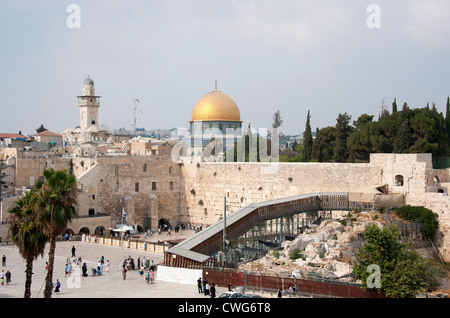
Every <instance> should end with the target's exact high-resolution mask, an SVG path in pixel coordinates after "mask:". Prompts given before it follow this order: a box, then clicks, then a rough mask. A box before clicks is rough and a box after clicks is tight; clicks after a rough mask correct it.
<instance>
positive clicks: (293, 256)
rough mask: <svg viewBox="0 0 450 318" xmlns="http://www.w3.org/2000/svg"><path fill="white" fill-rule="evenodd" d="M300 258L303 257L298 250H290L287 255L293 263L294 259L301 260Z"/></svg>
mask: <svg viewBox="0 0 450 318" xmlns="http://www.w3.org/2000/svg"><path fill="white" fill-rule="evenodd" d="M301 257H303V255H302V253H301V251H300V249H298V248H296V249H294V250H292V251H291V253H290V255H289V258H290V259H291V260H293V261H295V260H296V259H298V258H301Z"/></svg>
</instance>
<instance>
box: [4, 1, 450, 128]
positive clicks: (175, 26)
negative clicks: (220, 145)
mask: <svg viewBox="0 0 450 318" xmlns="http://www.w3.org/2000/svg"><path fill="white" fill-rule="evenodd" d="M72 4H75V5H76V6H77V8H78V9H77V10H75V11H74V10H73V9H72V7H71V6H70V5H72ZM371 5H375V6H371ZM449 14H450V1H448V0H395V1H384V0H383V1H381V0H370V1H363V0H339V1H335V0H298V1H297V0H143V1H138V0H128V1H118V0H108V1H106V0H96V1H87V0H86V1H82V0H69V1H64V0H58V1H54V0H35V1H32V0H1V1H0V35H1V39H2V44H1V50H0V63H1V65H0V66H1V76H0V92H1V94H2V99H1V102H0V104H1V113H0V114H1V115H0V116H1V121H0V132H1V133H17V132H19V131H21V132H22V133H24V134H34V133H35V132H36V131H35V130H36V128H38V127H39V126H40V125H41V124H43V125H44V126H45V127H46V128H47V129H49V130H50V131H53V132H57V133H58V132H62V131H64V130H65V129H67V128H75V127H76V126H78V125H79V109H78V107H77V96H78V95H81V89H82V83H83V81H84V80H85V78H86V77H87V76H88V75H89V76H90V77H91V78H92V79H93V80H94V81H95V89H96V94H97V95H100V96H102V98H101V105H100V108H99V125H100V126H101V127H105V128H107V129H110V130H111V129H119V128H125V129H131V127H132V124H133V108H134V104H133V99H134V98H137V99H139V100H140V104H139V107H138V108H139V110H140V111H138V112H137V113H136V114H137V118H136V119H137V127H142V128H146V129H171V128H176V127H178V128H189V120H190V119H191V113H192V109H193V108H194V105H195V104H196V102H197V101H198V100H199V99H200V98H201V97H202V96H204V95H205V94H207V93H209V92H210V91H212V90H214V83H215V81H216V80H217V81H218V89H219V90H220V91H222V92H224V93H225V94H227V95H228V96H230V97H231V98H232V99H233V100H234V101H235V102H236V104H237V105H238V107H239V109H240V112H241V120H243V122H244V123H243V125H244V126H245V127H246V126H247V125H248V124H249V123H250V124H251V126H252V127H254V128H256V129H258V128H269V127H271V125H272V121H273V118H272V117H273V114H274V113H275V112H276V111H277V110H279V111H280V114H281V117H282V119H283V124H282V126H281V127H280V130H281V131H282V132H283V133H284V134H287V135H297V134H301V133H303V131H304V128H305V123H306V116H307V112H308V110H309V111H310V112H311V126H312V128H313V130H315V129H316V128H317V127H319V128H323V127H326V126H334V125H335V124H336V118H337V117H338V115H339V114H340V113H347V114H349V115H351V116H352V120H356V119H357V118H358V117H359V116H360V115H362V114H370V115H374V116H375V118H377V117H378V114H379V113H380V111H381V107H382V105H383V103H384V104H385V105H386V107H387V109H388V110H390V109H391V104H392V102H393V100H394V98H397V103H398V104H399V105H402V104H403V103H404V102H407V103H408V105H409V106H410V107H411V108H416V107H417V108H421V107H424V106H426V104H427V103H430V104H431V103H433V102H434V103H436V105H437V108H438V110H439V111H440V112H444V111H445V104H446V100H447V97H448V96H449V95H450V78H449V76H448V75H449V71H450V60H449V56H450V41H449V40H450V19H449ZM399 107H400V106H399Z"/></svg>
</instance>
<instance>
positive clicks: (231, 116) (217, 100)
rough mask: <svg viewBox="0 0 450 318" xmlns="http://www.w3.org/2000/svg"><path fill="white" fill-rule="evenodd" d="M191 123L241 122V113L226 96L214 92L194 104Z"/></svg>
mask: <svg viewBox="0 0 450 318" xmlns="http://www.w3.org/2000/svg"><path fill="white" fill-rule="evenodd" d="M193 121H234V122H241V113H240V112H239V108H238V107H237V105H236V103H235V102H234V101H233V100H232V99H231V98H230V97H229V96H228V95H226V94H224V93H222V92H221V91H218V90H215V91H212V92H211V93H208V94H206V95H205V96H203V97H202V98H200V100H199V101H198V102H197V104H195V107H194V110H193V111H192V121H191V122H193Z"/></svg>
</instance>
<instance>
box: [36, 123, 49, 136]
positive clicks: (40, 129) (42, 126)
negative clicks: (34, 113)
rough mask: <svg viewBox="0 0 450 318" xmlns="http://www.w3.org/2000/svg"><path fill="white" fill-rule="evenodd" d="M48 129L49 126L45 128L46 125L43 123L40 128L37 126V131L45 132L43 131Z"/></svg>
mask: <svg viewBox="0 0 450 318" xmlns="http://www.w3.org/2000/svg"><path fill="white" fill-rule="evenodd" d="M46 130H47V128H45V127H44V125H43V124H41V125H40V126H39V127H38V128H36V133H38V134H39V133H40V132H43V131H46Z"/></svg>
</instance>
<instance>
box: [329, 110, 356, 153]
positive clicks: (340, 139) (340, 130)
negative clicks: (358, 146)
mask: <svg viewBox="0 0 450 318" xmlns="http://www.w3.org/2000/svg"><path fill="white" fill-rule="evenodd" d="M350 119H351V116H350V115H348V114H347V113H344V114H339V116H338V118H337V123H336V141H335V144H334V158H333V160H334V161H335V162H347V160H348V147H347V138H348V136H350V134H351V132H352V127H351V126H350Z"/></svg>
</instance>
